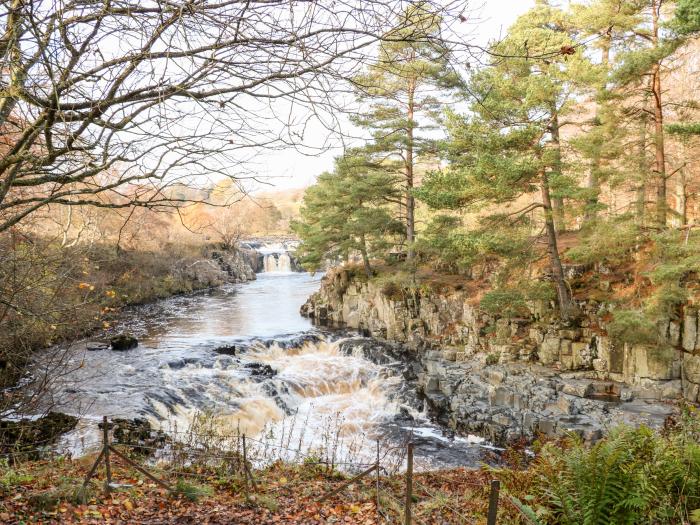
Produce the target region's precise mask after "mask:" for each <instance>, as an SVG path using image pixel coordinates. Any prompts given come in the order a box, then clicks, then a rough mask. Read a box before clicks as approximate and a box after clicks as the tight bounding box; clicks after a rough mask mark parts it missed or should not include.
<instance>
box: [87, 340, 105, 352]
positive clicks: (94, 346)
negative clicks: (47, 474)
mask: <svg viewBox="0 0 700 525" xmlns="http://www.w3.org/2000/svg"><path fill="white" fill-rule="evenodd" d="M108 348H109V343H105V342H104V341H88V342H87V343H85V349H86V350H89V351H91V352H93V351H95V350H107V349H108Z"/></svg>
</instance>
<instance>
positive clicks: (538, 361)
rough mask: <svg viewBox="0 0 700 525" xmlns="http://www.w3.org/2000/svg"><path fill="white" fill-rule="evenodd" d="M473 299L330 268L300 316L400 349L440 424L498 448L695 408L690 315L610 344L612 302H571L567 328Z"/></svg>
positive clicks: (697, 379) (659, 419)
mask: <svg viewBox="0 0 700 525" xmlns="http://www.w3.org/2000/svg"><path fill="white" fill-rule="evenodd" d="M476 296H477V294H476V291H475V290H470V289H455V288H453V289H451V290H449V291H440V292H436V291H435V290H434V289H433V288H431V287H428V286H411V287H400V288H397V287H396V286H387V285H386V284H382V282H381V281H372V280H370V281H367V280H365V279H362V278H360V277H356V276H354V274H353V273H352V272H350V271H348V270H346V269H343V268H339V269H334V270H332V271H330V272H329V273H328V274H327V275H326V276H325V277H324V280H323V284H322V287H321V289H320V290H319V292H317V293H316V294H314V295H313V296H312V297H311V298H310V299H309V300H308V302H307V303H306V304H305V305H304V306H303V307H302V314H303V315H306V316H308V317H311V318H312V319H314V320H315V321H316V322H318V323H320V324H327V325H332V326H339V327H347V328H350V329H356V330H359V331H360V332H362V333H364V334H367V335H371V336H373V337H376V338H380V339H386V340H389V341H396V342H399V343H402V345H403V347H404V348H406V349H407V351H410V352H411V354H413V355H416V356H418V357H417V362H418V368H419V371H418V373H417V385H418V388H419V389H421V390H422V392H423V393H424V396H425V399H426V401H427V402H428V404H429V405H430V406H431V407H432V408H433V410H434V413H435V414H436V416H437V417H439V418H442V419H444V420H445V422H448V423H449V424H450V425H452V426H453V427H454V428H456V429H461V430H465V431H478V432H480V433H482V434H483V433H486V434H489V435H490V436H491V437H492V438H493V439H495V440H497V441H504V440H505V441H507V440H510V439H513V438H515V437H518V436H521V435H522V436H526V437H531V436H532V435H534V434H535V433H536V432H538V431H543V432H547V433H556V432H558V431H560V430H563V429H568V430H575V431H577V432H579V433H580V434H582V435H584V436H585V437H587V438H589V439H595V438H596V437H597V436H598V435H600V432H601V430H602V429H603V428H605V427H607V426H608V425H609V424H611V423H616V422H618V423H619V422H627V423H639V422H646V423H648V424H651V425H660V424H662V423H663V421H664V419H665V418H666V417H667V416H668V415H670V414H672V412H673V407H672V405H673V403H670V402H671V401H674V400H680V399H682V398H683V397H685V399H687V400H689V401H693V402H696V401H698V393H699V391H700V352H699V351H698V350H699V349H700V337H699V336H698V312H697V310H694V309H690V308H688V309H686V314H685V316H684V318H683V319H682V320H681V321H672V320H668V321H667V322H665V323H660V325H659V333H660V341H661V343H660V344H658V345H633V344H624V343H616V342H614V341H613V340H612V339H611V338H610V337H609V336H608V334H607V332H606V329H605V326H606V319H607V318H609V309H610V305H606V304H604V303H600V302H596V301H592V300H589V301H585V302H580V303H579V308H580V309H581V312H582V315H581V317H580V319H579V320H578V321H577V322H576V324H575V325H573V326H567V325H564V324H563V323H562V322H561V321H560V320H559V319H558V318H557V316H556V312H555V311H554V309H553V306H552V305H550V304H548V303H547V302H546V301H539V302H533V303H531V304H530V305H529V309H530V313H531V315H530V316H529V317H528V318H517V319H507V318H496V317H495V316H492V315H487V314H485V313H483V312H481V311H480V309H479V308H478V301H477V300H476V299H475V298H476Z"/></svg>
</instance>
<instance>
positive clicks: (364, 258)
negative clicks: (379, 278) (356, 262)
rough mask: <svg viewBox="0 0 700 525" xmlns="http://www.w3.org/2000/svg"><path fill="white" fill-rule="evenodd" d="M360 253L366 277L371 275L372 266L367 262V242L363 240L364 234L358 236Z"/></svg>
mask: <svg viewBox="0 0 700 525" xmlns="http://www.w3.org/2000/svg"><path fill="white" fill-rule="evenodd" d="M360 253H361V254H362V264H363V265H364V267H365V273H366V274H367V277H372V266H371V265H370V263H369V255H367V242H366V241H365V236H364V235H361V236H360Z"/></svg>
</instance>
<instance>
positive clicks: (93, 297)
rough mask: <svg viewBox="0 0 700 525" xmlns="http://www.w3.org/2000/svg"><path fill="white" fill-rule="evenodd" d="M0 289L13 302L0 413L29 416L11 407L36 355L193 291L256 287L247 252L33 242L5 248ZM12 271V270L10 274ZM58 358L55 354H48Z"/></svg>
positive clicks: (5, 316) (7, 312)
mask: <svg viewBox="0 0 700 525" xmlns="http://www.w3.org/2000/svg"><path fill="white" fill-rule="evenodd" d="M5 248H7V251H5V252H4V258H5V259H10V258H11V259H12V260H11V261H10V262H8V264H7V265H5V266H4V267H3V269H4V272H3V273H2V274H1V275H0V284H1V285H2V287H3V289H4V290H5V293H4V295H3V296H7V297H12V298H13V299H12V301H7V304H5V303H3V307H2V308H0V328H1V330H0V391H4V392H5V393H6V395H5V396H3V398H2V401H0V414H3V416H5V417H7V416H8V415H13V414H15V413H17V414H22V413H23V412H25V413H32V409H33V408H35V407H31V406H30V407H26V406H22V405H15V403H16V402H18V400H17V399H16V396H15V394H19V392H18V391H17V390H14V389H13V387H14V386H15V385H16V384H17V383H18V381H20V380H21V379H23V378H25V379H24V381H29V380H30V378H28V374H29V371H28V368H27V367H28V365H29V363H30V360H31V357H32V356H33V355H34V353H35V352H41V351H42V349H45V348H48V347H51V346H52V345H54V346H55V345H63V346H66V345H70V343H71V342H72V341H75V340H78V339H81V338H84V337H86V336H88V335H90V334H95V333H97V332H104V331H108V330H109V329H110V328H111V327H112V326H113V325H114V324H115V323H117V322H118V321H119V320H120V319H121V315H122V311H123V310H124V308H125V307H131V306H134V305H142V304H147V303H151V302H154V301H157V300H161V299H164V298H167V297H172V296H177V295H182V294H188V293H191V292H193V291H196V290H203V289H207V288H212V287H217V286H221V285H222V284H225V283H237V282H246V281H249V280H254V279H255V278H256V276H255V272H254V271H253V270H252V268H251V266H250V264H249V261H251V260H252V259H253V258H255V257H256V256H255V254H252V253H249V251H246V250H238V249H232V250H220V249H217V248H216V247H214V246H186V245H182V246H174V245H173V246H164V247H163V250H162V251H158V252H152V251H138V250H115V249H114V247H112V246H105V245H99V244H95V245H90V246H81V247H75V248H66V247H60V246H54V245H53V244H52V243H49V242H45V241H43V240H41V239H35V240H33V242H32V243H27V242H24V243H22V244H16V245H14V246H10V245H8V246H6V247H5ZM10 270H12V271H10ZM53 353H54V354H55V352H53Z"/></svg>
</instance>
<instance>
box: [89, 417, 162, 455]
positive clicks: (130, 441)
mask: <svg viewBox="0 0 700 525" xmlns="http://www.w3.org/2000/svg"><path fill="white" fill-rule="evenodd" d="M108 425H109V429H110V430H111V432H112V439H113V440H114V442H115V443H118V444H120V445H127V446H128V447H129V451H130V452H135V453H137V454H142V455H151V454H153V453H154V452H155V451H156V450H158V449H160V448H162V447H163V446H165V444H166V443H168V441H169V438H168V436H167V435H166V434H165V432H163V431H162V430H156V429H154V428H153V427H152V426H151V424H150V423H149V422H148V421H147V420H146V419H143V418H134V419H125V418H114V419H111V420H109V422H108ZM98 427H99V428H100V429H102V428H104V425H103V423H99V424H98Z"/></svg>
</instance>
